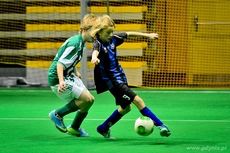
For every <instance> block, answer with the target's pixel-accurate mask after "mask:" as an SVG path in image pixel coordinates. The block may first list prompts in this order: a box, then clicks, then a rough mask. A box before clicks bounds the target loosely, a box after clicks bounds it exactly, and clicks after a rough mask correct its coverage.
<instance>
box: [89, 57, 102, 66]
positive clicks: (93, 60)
mask: <svg viewBox="0 0 230 153" xmlns="http://www.w3.org/2000/svg"><path fill="white" fill-rule="evenodd" d="M91 63H93V64H96V65H97V64H99V63H100V60H99V59H98V58H97V57H96V58H92V59H91Z"/></svg>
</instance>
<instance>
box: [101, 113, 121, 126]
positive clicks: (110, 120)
mask: <svg viewBox="0 0 230 153" xmlns="http://www.w3.org/2000/svg"><path fill="white" fill-rule="evenodd" d="M122 116H123V115H121V114H120V113H119V112H118V110H115V111H114V112H113V114H112V115H111V116H110V117H109V118H108V119H107V120H106V121H105V122H104V123H103V124H102V125H101V127H102V128H103V130H108V129H109V128H110V127H111V126H112V125H114V124H115V123H116V122H117V121H119V120H120V119H121V117H122Z"/></svg>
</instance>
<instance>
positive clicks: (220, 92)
mask: <svg viewBox="0 0 230 153" xmlns="http://www.w3.org/2000/svg"><path fill="white" fill-rule="evenodd" d="M133 91H135V92H137V93H188V94H197V93H203V94H229V93H230V90H202V91H200V90H197V91H194V90H191V91H189V90H184V91H181V90H179V91H178V90H173V91H170V90H168V91H165V90H162V91H154V90H140V91H139V90H135V89H133ZM0 92H23V93H24V92H47V93H49V92H52V90H10V89H9V90H0ZM90 92H92V93H95V92H96V91H95V90H90Z"/></svg>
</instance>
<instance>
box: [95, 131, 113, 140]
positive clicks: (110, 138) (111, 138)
mask: <svg viewBox="0 0 230 153" xmlns="http://www.w3.org/2000/svg"><path fill="white" fill-rule="evenodd" d="M97 132H98V133H99V134H100V135H102V136H103V137H104V138H105V139H106V140H116V138H114V137H109V138H107V137H106V136H104V135H103V134H102V133H103V132H100V131H99V130H98V129H97Z"/></svg>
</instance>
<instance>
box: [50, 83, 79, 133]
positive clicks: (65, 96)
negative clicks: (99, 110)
mask: <svg viewBox="0 0 230 153" xmlns="http://www.w3.org/2000/svg"><path fill="white" fill-rule="evenodd" d="M51 89H52V91H53V92H54V93H55V94H56V95H57V96H58V97H59V98H60V99H62V100H64V101H66V102H68V103H67V104H66V105H64V106H62V107H61V108H58V109H56V110H52V111H51V112H50V113H49V117H50V119H51V120H52V121H53V122H54V125H55V127H56V128H57V129H58V130H59V131H61V132H64V133H65V132H67V128H66V126H65V124H64V121H63V117H64V116H65V115H67V114H69V113H71V112H75V111H76V110H78V109H79V107H77V106H76V104H75V101H74V99H72V98H71V97H69V95H70V93H71V90H69V89H67V90H66V91H64V92H63V93H61V94H58V93H57V90H58V85H56V86H52V87H51Z"/></svg>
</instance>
